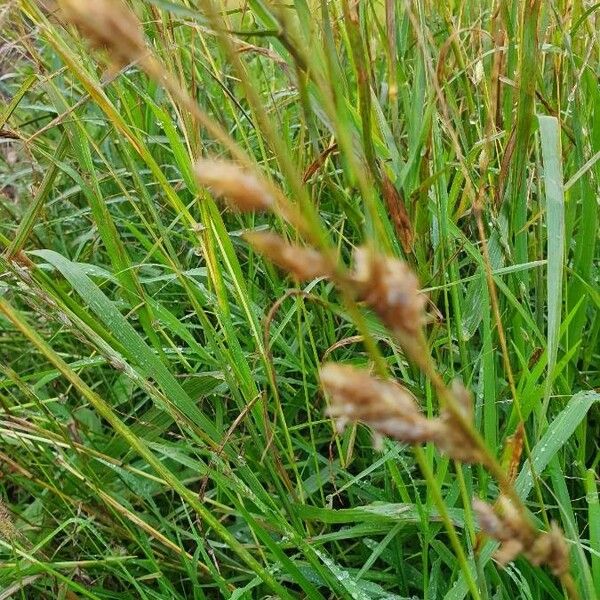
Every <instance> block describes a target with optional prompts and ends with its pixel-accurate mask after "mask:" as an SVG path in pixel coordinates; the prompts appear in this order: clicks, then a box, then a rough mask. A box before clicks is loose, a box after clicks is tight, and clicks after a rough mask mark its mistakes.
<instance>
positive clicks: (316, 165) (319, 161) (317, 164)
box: [302, 142, 337, 183]
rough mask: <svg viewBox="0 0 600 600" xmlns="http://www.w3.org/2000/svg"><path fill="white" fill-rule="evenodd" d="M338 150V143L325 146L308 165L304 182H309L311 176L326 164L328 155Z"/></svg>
mask: <svg viewBox="0 0 600 600" xmlns="http://www.w3.org/2000/svg"><path fill="white" fill-rule="evenodd" d="M336 150H337V144H336V143H335V142H334V143H333V144H331V146H329V147H328V148H325V150H323V152H321V154H319V156H317V158H316V159H315V160H314V161H313V162H312V163H310V165H308V168H307V169H306V171H304V175H302V183H307V182H308V181H309V180H310V178H311V177H312V176H313V175H314V174H315V173H316V172H317V171H318V170H319V169H320V168H321V167H322V166H323V165H324V164H325V161H326V160H327V157H328V156H329V155H330V154H331V153H332V152H334V151H336Z"/></svg>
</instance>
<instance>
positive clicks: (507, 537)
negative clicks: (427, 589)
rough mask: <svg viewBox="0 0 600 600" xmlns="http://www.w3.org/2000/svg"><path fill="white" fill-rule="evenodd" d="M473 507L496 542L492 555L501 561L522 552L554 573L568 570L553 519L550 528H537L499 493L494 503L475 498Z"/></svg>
mask: <svg viewBox="0 0 600 600" xmlns="http://www.w3.org/2000/svg"><path fill="white" fill-rule="evenodd" d="M473 509H474V511H475V513H476V514H477V517H478V519H479V524H480V526H481V529H482V531H484V532H485V533H486V534H487V535H489V536H490V537H492V538H493V539H495V540H497V541H499V542H500V548H499V549H498V551H497V552H496V555H495V558H496V560H497V561H498V562H499V563H500V564H501V565H506V564H508V563H509V562H511V561H513V560H514V559H515V558H516V557H517V556H518V555H519V554H523V555H524V556H526V557H527V558H528V559H529V560H530V561H531V563H532V564H534V565H536V566H539V565H547V566H548V567H549V568H550V570H551V571H552V572H553V573H554V575H556V576H558V577H560V576H561V575H563V574H564V573H566V572H567V571H568V569H569V549H568V547H567V543H566V541H565V538H564V536H563V533H562V531H561V530H560V528H559V527H558V525H557V524H556V523H552V526H551V528H550V531H547V532H540V531H537V530H536V529H534V528H533V527H532V526H531V524H530V523H529V522H528V521H527V520H526V519H525V518H524V517H523V515H522V513H521V512H520V511H518V510H517V509H516V508H515V506H514V504H513V503H512V502H511V500H509V499H508V498H507V497H506V496H503V495H502V496H500V498H498V502H497V503H496V506H495V507H494V506H491V505H490V504H488V503H487V502H483V501H481V500H478V499H475V500H474V501H473Z"/></svg>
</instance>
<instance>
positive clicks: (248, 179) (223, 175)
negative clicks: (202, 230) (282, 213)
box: [194, 158, 275, 212]
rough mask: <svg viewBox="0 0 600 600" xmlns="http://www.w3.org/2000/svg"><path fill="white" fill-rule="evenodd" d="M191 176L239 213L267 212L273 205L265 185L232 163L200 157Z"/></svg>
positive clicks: (273, 201)
mask: <svg viewBox="0 0 600 600" xmlns="http://www.w3.org/2000/svg"><path fill="white" fill-rule="evenodd" d="M194 173H195V175H196V181H198V183H199V184H200V185H201V186H203V187H207V188H209V189H210V190H211V192H212V193H213V194H214V195H215V196H218V197H219V198H223V199H224V200H225V201H226V202H227V204H228V206H229V207H230V208H232V209H234V210H237V211H239V212H252V211H254V210H268V209H270V208H272V207H273V206H274V204H275V200H274V198H273V195H272V194H271V192H270V191H269V189H268V187H267V185H266V184H265V182H263V181H261V180H260V179H259V178H258V176H256V175H254V174H252V173H249V172H247V171H246V170H244V169H243V168H242V167H240V166H239V165H237V164H235V163H233V162H230V161H226V160H214V159H205V158H201V159H198V160H197V161H196V165H195V167H194Z"/></svg>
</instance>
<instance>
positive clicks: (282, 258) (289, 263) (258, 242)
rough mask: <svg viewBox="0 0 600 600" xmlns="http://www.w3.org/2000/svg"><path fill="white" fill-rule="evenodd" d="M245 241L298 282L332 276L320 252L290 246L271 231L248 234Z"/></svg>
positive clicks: (327, 263)
mask: <svg viewBox="0 0 600 600" xmlns="http://www.w3.org/2000/svg"><path fill="white" fill-rule="evenodd" d="M244 239H245V240H247V241H248V243H249V244H250V245H251V246H252V247H253V248H254V249H255V250H256V251H257V252H259V253H260V254H262V255H263V256H265V257H266V258H268V259H269V260H270V261H271V262H273V263H274V264H276V265H277V266H278V267H280V268H281V269H283V270H284V271H287V272H288V273H289V274H290V275H292V276H293V277H294V279H297V280H298V281H310V280H312V279H316V278H317V277H329V276H330V275H331V274H332V268H331V265H330V263H329V262H328V261H327V260H326V258H325V257H324V256H323V255H322V254H321V253H320V252H318V251H317V250H314V249H313V248H305V247H303V246H298V245H296V244H290V243H288V242H286V241H285V240H284V239H283V238H282V237H280V236H279V235H277V234H276V233H273V232H271V231H252V232H248V233H246V234H245V235H244Z"/></svg>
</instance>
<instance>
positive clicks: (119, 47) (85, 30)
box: [58, 0, 146, 66]
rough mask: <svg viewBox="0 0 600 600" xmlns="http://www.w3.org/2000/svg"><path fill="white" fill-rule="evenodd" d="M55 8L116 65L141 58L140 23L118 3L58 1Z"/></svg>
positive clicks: (110, 0) (115, 0) (112, 0)
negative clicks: (105, 52) (60, 10)
mask: <svg viewBox="0 0 600 600" xmlns="http://www.w3.org/2000/svg"><path fill="white" fill-rule="evenodd" d="M58 5H59V6H60V8H61V9H62V11H63V14H64V15H65V17H66V18H67V19H68V20H69V21H70V22H71V23H73V25H75V26H76V27H77V29H79V31H80V32H81V34H82V35H83V36H84V37H86V38H87V39H88V40H89V41H90V43H91V44H92V46H94V47H95V48H98V49H102V50H106V51H107V52H108V53H109V56H110V59H111V60H112V61H114V62H115V63H117V64H118V65H120V66H122V65H126V64H128V63H130V62H134V61H136V60H139V59H140V58H141V57H142V56H143V55H144V53H145V51H146V44H145V40H144V33H143V30H142V26H141V24H140V21H139V19H138V18H137V16H136V15H135V13H134V12H133V11H132V10H130V9H129V8H128V7H127V6H125V5H124V4H123V3H122V2H121V1H120V0H58Z"/></svg>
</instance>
